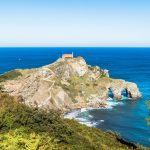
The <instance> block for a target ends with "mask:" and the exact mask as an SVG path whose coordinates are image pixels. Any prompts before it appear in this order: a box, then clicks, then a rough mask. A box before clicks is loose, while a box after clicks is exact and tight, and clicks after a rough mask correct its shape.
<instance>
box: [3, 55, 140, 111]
mask: <svg viewBox="0 0 150 150" xmlns="http://www.w3.org/2000/svg"><path fill="white" fill-rule="evenodd" d="M17 71H19V72H20V73H21V74H22V76H20V77H18V78H17V79H15V80H8V81H5V82H2V83H1V85H2V86H3V90H4V91H6V92H8V93H9V94H10V95H13V96H18V97H21V99H22V101H23V102H24V103H26V104H28V105H32V106H38V107H41V108H45V109H59V110H63V111H68V110H70V109H75V108H82V107H101V106H105V105H106V103H105V102H106V100H107V98H108V97H109V94H110V93H112V97H113V99H116V100H120V99H121V98H122V92H123V91H125V92H126V95H127V97H128V98H132V99H137V98H139V97H141V94H140V92H139V90H138V88H137V85H136V84H135V83H131V82H126V81H124V80H116V79H111V78H110V77H109V74H108V70H102V69H100V68H99V67H97V66H96V67H92V66H89V65H87V64H86V62H85V60H84V59H83V58H82V57H78V58H70V59H65V58H60V59H58V60H57V61H56V62H55V63H53V64H50V65H47V66H44V67H41V68H38V69H31V70H17Z"/></svg>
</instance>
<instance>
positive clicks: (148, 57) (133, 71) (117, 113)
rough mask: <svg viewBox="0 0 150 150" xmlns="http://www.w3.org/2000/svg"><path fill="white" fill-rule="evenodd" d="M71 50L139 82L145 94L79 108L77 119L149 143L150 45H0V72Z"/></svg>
mask: <svg viewBox="0 0 150 150" xmlns="http://www.w3.org/2000/svg"><path fill="white" fill-rule="evenodd" d="M72 51H73V52H74V55H75V56H82V57H84V59H85V60H86V61H87V63H88V64H90V65H94V66H95V65H98V66H100V67H101V68H103V69H108V70H109V73H110V76H111V77H112V78H116V79H125V80H127V81H132V82H135V83H137V85H138V86H139V88H140V91H141V92H142V95H143V97H142V98H141V99H140V100H138V101H131V100H128V99H124V100H122V101H120V102H114V101H113V102H111V103H110V104H111V106H110V107H108V108H107V109H90V110H87V111H86V110H82V111H81V112H76V114H75V115H74V116H75V117H76V119H78V120H79V121H80V122H81V123H85V124H87V125H93V126H95V127H97V128H100V129H102V130H105V131H106V130H113V131H116V132H118V133H119V134H120V135H121V136H122V137H123V138H125V139H127V140H129V141H132V142H135V143H140V144H143V145H145V146H149V147H150V142H149V140H148V139H149V138H150V128H149V127H148V126H147V124H146V120H145V118H147V117H148V115H149V113H148V111H147V108H146V105H145V101H147V100H150V48H0V73H4V72H6V71H9V70H12V69H16V68H33V67H40V66H43V65H46V64H49V63H52V62H54V61H55V60H56V59H57V58H58V57H60V56H61V54H63V53H71V52H72Z"/></svg>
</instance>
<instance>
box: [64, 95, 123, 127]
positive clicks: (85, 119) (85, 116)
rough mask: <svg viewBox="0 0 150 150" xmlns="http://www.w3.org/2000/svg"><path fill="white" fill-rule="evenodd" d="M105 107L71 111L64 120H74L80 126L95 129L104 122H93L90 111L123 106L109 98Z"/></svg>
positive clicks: (120, 102)
mask: <svg viewBox="0 0 150 150" xmlns="http://www.w3.org/2000/svg"><path fill="white" fill-rule="evenodd" d="M106 104H107V106H106V107H101V108H91V107H89V108H81V109H80V110H75V111H72V112H70V113H67V114H65V116H64V118H67V119H75V120H76V121H78V122H79V123H81V124H84V125H87V126H89V127H95V126H97V125H98V124H99V123H103V122H104V121H105V120H103V119H102V120H99V121H98V122H97V121H93V118H94V116H92V115H91V114H90V113H89V112H90V110H100V109H108V110H109V109H113V107H114V106H117V105H123V102H122V101H114V100H112V99H111V98H109V99H108V100H107V101H106Z"/></svg>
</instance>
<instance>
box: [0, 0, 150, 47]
mask: <svg viewBox="0 0 150 150" xmlns="http://www.w3.org/2000/svg"><path fill="white" fill-rule="evenodd" d="M0 46H98V47H100V46H119V47H120V46H137V47H138V46H140V47H141V46H146V47H149V46H150V0H0Z"/></svg>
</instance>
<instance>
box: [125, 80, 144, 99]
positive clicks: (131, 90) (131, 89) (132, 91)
mask: <svg viewBox="0 0 150 150" xmlns="http://www.w3.org/2000/svg"><path fill="white" fill-rule="evenodd" d="M126 92H127V96H128V98H133V99H137V98H139V97H141V93H140V92H139V90H138V87H137V85H136V84H135V83H132V82H126Z"/></svg>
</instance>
